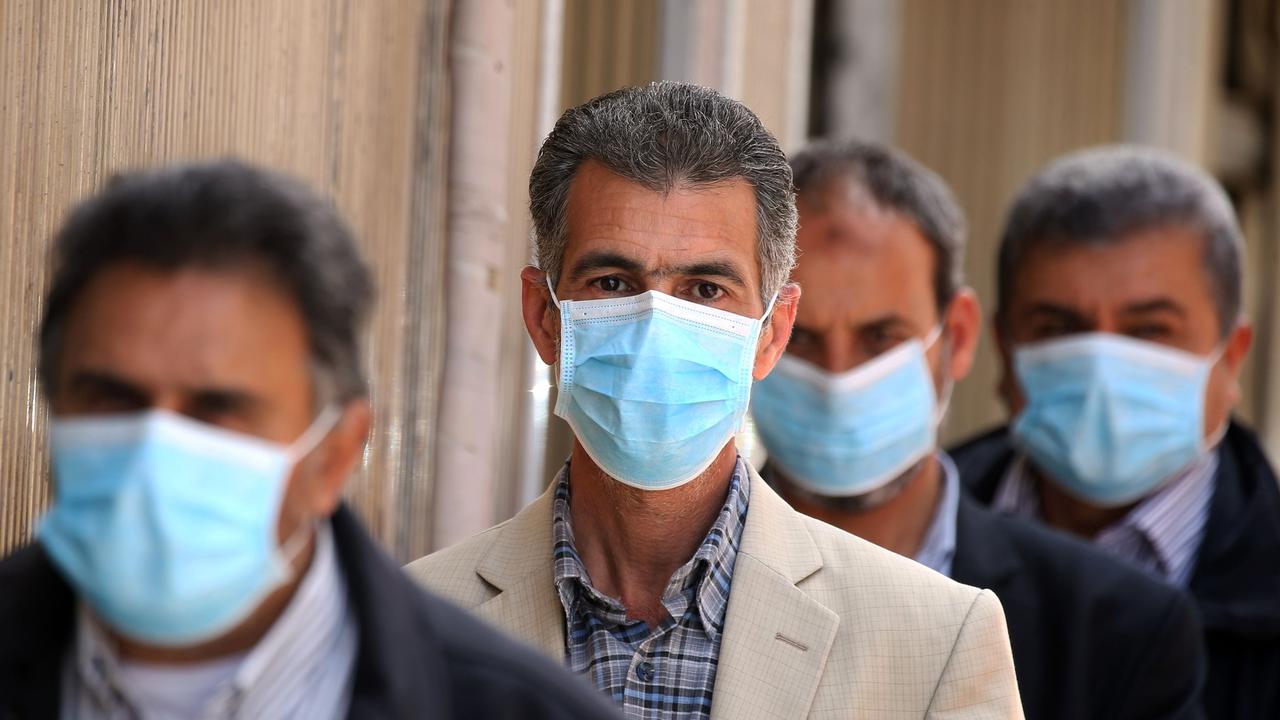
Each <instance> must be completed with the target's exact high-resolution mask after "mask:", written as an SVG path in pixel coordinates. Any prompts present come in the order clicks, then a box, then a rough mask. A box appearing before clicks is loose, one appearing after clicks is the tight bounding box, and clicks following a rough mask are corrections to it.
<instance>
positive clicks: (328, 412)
mask: <svg viewBox="0 0 1280 720" xmlns="http://www.w3.org/2000/svg"><path fill="white" fill-rule="evenodd" d="M341 418H342V410H341V409H340V408H338V406H337V405H327V406H325V409H324V410H321V411H320V414H319V415H317V416H316V419H315V421H314V422H312V423H311V426H310V427H308V428H307V429H306V430H304V431H303V432H302V434H301V435H299V436H298V439H297V440H294V441H293V443H292V444H290V445H289V449H288V451H287V452H288V455H289V460H290V461H291V464H296V463H297V462H298V461H300V460H302V458H304V457H306V456H307V455H310V454H311V451H312V450H315V449H316V447H317V446H318V445H319V444H320V441H321V440H324V438H325V436H326V435H328V434H329V432H330V431H331V430H333V428H334V426H335V425H337V424H338V420H339V419H341Z"/></svg>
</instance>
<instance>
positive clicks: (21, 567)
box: [0, 543, 75, 716]
mask: <svg viewBox="0 0 1280 720" xmlns="http://www.w3.org/2000/svg"><path fill="white" fill-rule="evenodd" d="M74 608H75V596H74V595H73V594H72V592H71V589H70V588H69V587H68V586H67V584H66V583H65V582H64V581H63V580H62V578H61V576H60V575H58V573H57V571H56V570H55V569H54V567H53V564H52V563H51V562H50V561H49V558H48V556H47V555H46V554H45V553H44V550H43V549H41V548H40V546H39V545H38V544H35V543H33V544H30V545H28V546H26V547H23V548H20V549H18V550H17V551H15V552H14V553H13V554H11V555H9V556H8V557H6V558H4V559H3V560H0V629H2V630H0V716H3V715H4V714H5V712H6V711H7V710H10V711H11V710H12V708H10V706H9V705H7V704H6V703H17V704H18V706H19V707H29V706H33V707H43V706H45V705H50V706H52V704H56V696H57V686H58V679H57V668H58V667H59V666H60V663H61V658H62V656H63V654H64V653H65V652H66V650H67V648H68V647H69V644H70V642H71V636H72V631H73V629H74V627H75V620H74V617H75V614H74ZM24 703H26V705H24ZM19 716H22V713H21V712H19Z"/></svg>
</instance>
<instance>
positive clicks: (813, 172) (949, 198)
mask: <svg viewBox="0 0 1280 720" xmlns="http://www.w3.org/2000/svg"><path fill="white" fill-rule="evenodd" d="M791 170H792V174H793V176H794V178H795V187H796V194H797V195H799V196H801V197H811V194H812V193H821V192H823V191H825V190H826V189H827V188H828V187H830V184H831V183H832V182H833V181H835V180H847V181H851V182H853V183H854V184H855V185H856V186H857V187H858V188H859V189H861V190H863V191H865V192H866V193H867V195H868V196H869V197H870V200H871V201H872V202H873V203H874V204H875V205H876V206H877V207H878V208H880V209H882V210H888V211H890V212H893V213H896V214H898V215H900V216H901V217H903V218H904V219H906V220H908V221H910V222H911V223H912V224H914V225H915V226H916V229H918V230H919V231H920V233H921V234H922V235H924V238H925V240H927V241H928V243H929V245H930V246H931V247H932V248H933V255H934V278H933V290H934V299H935V301H936V302H937V307H938V312H939V313H941V312H942V311H943V310H945V309H946V307H947V305H948V304H950V303H951V299H952V298H953V297H955V294H956V292H957V291H958V290H959V289H960V286H961V285H962V284H963V282H964V242H965V232H966V231H965V220H964V212H963V211H961V210H960V204H959V203H958V202H956V198H955V195H953V194H952V192H951V188H949V187H948V186H947V183H946V182H945V181H943V179H942V178H941V177H939V176H938V175H937V174H936V173H934V172H933V171H932V170H929V169H928V168H926V167H925V166H923V165H921V164H920V163H918V162H916V161H915V160H913V159H912V158H911V157H910V156H908V155H907V154H906V153H904V152H902V151H900V150H895V149H893V148H890V147H887V146H884V145H880V144H877V143H872V142H865V141H861V140H853V141H843V142H836V141H830V140H823V141H818V142H815V143H813V144H811V145H809V146H808V147H806V148H804V149H803V150H801V151H800V152H798V153H796V154H795V155H793V156H792V158H791Z"/></svg>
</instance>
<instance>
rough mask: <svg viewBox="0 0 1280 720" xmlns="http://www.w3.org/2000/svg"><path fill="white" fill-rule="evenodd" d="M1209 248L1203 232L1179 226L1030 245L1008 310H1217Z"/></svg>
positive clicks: (1017, 270)
mask: <svg viewBox="0 0 1280 720" xmlns="http://www.w3.org/2000/svg"><path fill="white" fill-rule="evenodd" d="M1204 249H1205V239H1204V237H1203V235H1202V233H1200V232H1199V231H1197V230H1195V229H1192V228H1186V227H1178V226H1167V227H1154V228H1147V229H1142V230H1138V231H1135V232H1132V233H1129V234H1127V235H1124V236H1122V237H1119V238H1113V239H1107V240H1105V241H1099V242H1078V241H1064V240H1056V239H1053V238H1047V239H1044V240H1041V241H1039V242H1036V243H1032V244H1031V245H1030V246H1029V247H1027V248H1026V250H1025V251H1024V252H1023V253H1022V256H1021V257H1020V258H1019V259H1018V261H1017V263H1016V265H1015V266H1014V267H1013V269H1012V278H1011V280H1012V282H1011V287H1010V294H1009V297H1008V304H1009V309H1010V310H1017V309H1020V308H1026V307H1028V306H1034V305H1038V304H1053V305H1056V306H1061V307H1064V308H1070V309H1072V310H1074V311H1076V312H1078V313H1079V314H1081V315H1096V314H1099V313H1108V312H1116V311H1119V310H1121V309H1124V308H1127V307H1131V306H1134V305H1136V304H1141V303H1149V302H1151V301H1153V300H1156V299H1167V300H1171V301H1173V302H1175V303H1177V304H1178V305H1180V306H1183V307H1186V308H1191V309H1196V310H1204V311H1207V312H1210V313H1212V312H1215V311H1216V304H1215V300H1214V293H1213V288H1212V285H1211V280H1210V277H1209V273H1208V271H1207V269H1206V268H1205V264H1204Z"/></svg>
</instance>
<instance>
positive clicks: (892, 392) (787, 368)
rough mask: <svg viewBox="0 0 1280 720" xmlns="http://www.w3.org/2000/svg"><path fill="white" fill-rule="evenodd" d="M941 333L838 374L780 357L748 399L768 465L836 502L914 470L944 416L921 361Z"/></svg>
mask: <svg viewBox="0 0 1280 720" xmlns="http://www.w3.org/2000/svg"><path fill="white" fill-rule="evenodd" d="M941 329H942V328H941V326H938V327H937V328H935V329H934V330H933V331H932V332H930V334H929V336H928V337H926V338H925V339H924V340H923V341H922V340H920V339H918V338H913V339H911V340H909V341H907V342H904V343H902V344H900V345H898V346H897V347H895V348H893V349H892V350H890V351H888V352H886V353H883V354H882V355H879V356H877V357H875V358H872V359H871V360H868V361H867V362H864V363H862V364H861V365H859V366H857V367H855V368H853V369H851V370H848V371H845V372H842V373H831V372H828V371H826V370H823V369H822V368H819V367H818V366H816V365H813V364H812V363H809V362H806V361H804V360H801V359H799V358H796V357H793V356H790V355H784V356H783V357H782V358H781V359H780V360H779V361H778V364H777V366H776V367H775V368H774V370H773V372H772V373H770V374H769V376H768V377H766V378H765V379H763V380H761V381H760V382H759V383H757V385H756V389H755V393H754V396H753V398H752V401H751V415H752V418H753V419H754V420H755V424H756V430H757V431H758V432H759V433H760V438H761V440H762V441H763V442H764V445H765V449H766V450H767V451H768V453H769V463H770V464H771V465H772V466H776V468H777V469H778V470H779V471H780V472H781V473H782V474H783V475H784V476H785V477H786V478H787V479H788V480H789V481H790V482H791V483H793V484H795V485H796V486H797V487H799V488H800V489H802V490H805V491H807V492H809V493H812V494H814V495H819V496H824V497H840V498H851V497H857V496H865V495H870V494H871V493H874V492H876V491H878V490H880V489H881V488H884V487H885V486H887V485H888V484H889V483H890V482H892V481H893V480H894V479H895V478H898V477H900V476H902V475H903V473H906V472H907V471H909V470H911V468H913V467H915V466H916V465H917V464H918V463H919V462H920V461H921V460H923V459H924V458H925V457H927V456H928V455H929V454H930V453H932V452H933V451H934V449H935V447H936V444H937V431H938V425H939V423H940V422H941V419H942V415H943V412H944V408H943V407H942V406H940V404H939V403H938V400H937V392H936V390H935V389H934V382H933V375H932V373H931V372H930V370H929V364H928V360H927V358H926V357H925V354H926V352H927V351H928V349H929V348H930V347H931V346H932V345H933V343H934V342H936V341H937V338H938V337H939V335H940V333H941Z"/></svg>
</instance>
